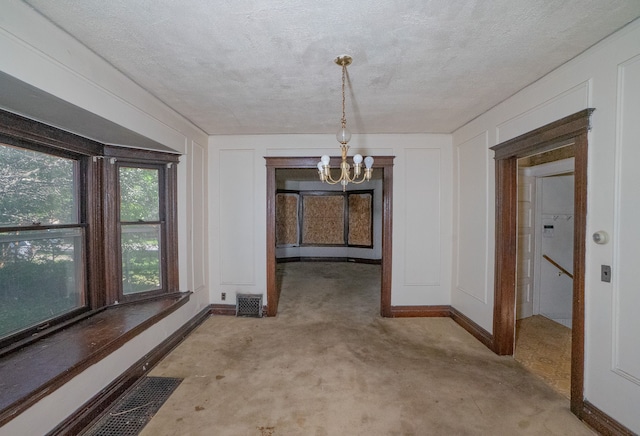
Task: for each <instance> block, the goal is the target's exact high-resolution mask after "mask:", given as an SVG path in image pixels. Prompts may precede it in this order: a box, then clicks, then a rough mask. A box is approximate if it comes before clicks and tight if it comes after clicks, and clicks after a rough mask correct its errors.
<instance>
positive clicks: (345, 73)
mask: <svg viewBox="0 0 640 436" xmlns="http://www.w3.org/2000/svg"><path fill="white" fill-rule="evenodd" d="M346 76H347V66H346V65H345V64H344V63H343V64H342V120H341V122H342V127H343V128H344V127H346V126H347V116H346V115H345V91H344V90H345V82H346Z"/></svg>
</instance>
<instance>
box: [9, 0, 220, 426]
mask: <svg viewBox="0 0 640 436" xmlns="http://www.w3.org/2000/svg"><path fill="white" fill-rule="evenodd" d="M0 53H2V55H0V87H1V88H0V102H4V104H0V106H2V107H4V108H5V109H8V110H12V111H14V112H17V113H21V114H22V115H25V116H29V117H31V118H34V119H37V120H39V121H42V122H46V123H50V124H54V125H56V126H58V127H60V128H62V129H65V130H68V131H72V132H74V133H78V134H80V135H83V136H87V137H91V138H96V139H103V138H102V137H103V136H104V135H107V137H109V132H113V135H114V137H117V138H119V139H126V140H131V141H132V142H131V143H126V142H125V143H122V142H119V144H120V145H133V146H136V147H142V148H157V149H160V150H165V151H166V150H170V151H173V152H178V153H183V156H181V159H180V164H179V165H178V234H179V247H178V250H179V274H180V290H182V291H193V292H194V294H193V295H192V296H191V298H190V301H189V303H188V304H186V305H185V306H183V307H181V308H180V309H178V310H177V311H176V312H174V313H173V314H171V315H170V316H169V317H167V318H166V319H164V320H162V321H161V322H159V323H157V324H155V325H154V326H153V327H152V328H150V329H148V330H147V331H145V332H144V333H143V334H141V335H140V336H138V337H136V338H135V339H134V340H133V341H131V342H129V343H127V344H126V345H124V346H123V347H122V348H120V349H118V350H117V351H115V352H114V353H113V354H111V355H110V356H108V357H107V358H105V359H103V360H102V361H100V362H99V363H97V364H95V365H94V366H92V367H91V368H89V369H87V370H86V371H84V372H83V373H81V374H79V375H78V376H77V377H75V378H74V379H73V380H72V381H71V382H69V383H68V384H66V385H64V386H63V387H61V388H59V389H57V390H55V391H54V392H52V393H51V394H49V395H48V396H46V397H44V398H43V399H42V400H41V401H40V402H38V403H36V404H35V405H34V406H33V407H31V408H30V409H28V410H27V411H25V412H24V413H23V414H21V415H20V416H18V417H16V418H14V419H13V420H12V421H10V422H9V423H8V424H7V425H5V426H3V427H2V428H1V429H0V434H2V435H4V434H11V435H15V434H44V433H46V432H47V431H48V430H50V429H52V428H53V427H55V426H56V425H58V424H59V423H60V422H61V421H62V420H63V419H65V418H66V417H67V416H68V415H69V414H70V413H72V412H73V411H75V410H76V409H77V408H78V407H80V406H81V405H82V404H83V403H84V402H85V401H87V400H88V399H89V398H91V397H92V396H93V395H95V394H97V393H98V392H99V391H100V390H101V389H102V388H104V387H105V386H106V385H108V384H109V383H110V382H111V381H112V380H114V379H115V378H116V377H117V376H119V375H120V374H121V373H122V372H123V371H124V370H125V369H126V368H128V367H129V366H131V365H132V364H133V363H135V362H136V361H137V360H138V359H140V358H141V357H142V356H143V355H144V354H145V353H147V352H148V351H150V350H152V349H153V348H154V347H155V346H157V345H158V344H159V343H160V342H162V341H163V340H164V339H166V338H167V337H169V336H170V335H171V334H172V333H173V332H175V331H176V330H177V329H178V328H180V326H182V325H183V324H184V323H186V322H187V321H189V320H190V319H192V318H193V316H195V315H196V314H197V313H198V312H200V310H202V309H203V308H204V307H205V306H206V305H207V304H208V303H209V292H208V289H209V284H208V271H207V268H206V266H207V265H208V262H207V256H208V253H209V249H208V230H207V224H208V215H207V208H206V201H207V197H208V193H207V171H208V167H207V159H208V150H207V147H206V144H207V141H208V137H207V135H206V134H205V133H204V132H202V131H201V130H199V129H198V128H197V127H195V126H194V125H193V124H191V123H190V122H188V121H187V120H186V119H184V118H183V117H182V116H181V115H179V114H178V113H176V112H174V111H173V110H171V109H170V108H169V107H167V106H165V105H164V104H163V103H162V102H160V101H159V100H157V99H156V98H154V97H153V96H151V95H150V94H149V93H147V92H146V91H145V90H143V89H142V88H140V87H138V86H137V85H136V84H135V83H133V82H132V81H131V80H129V79H128V78H127V77H125V76H124V75H122V74H121V73H120V72H119V71H117V70H115V69H114V68H113V67H111V66H109V65H108V64H107V63H106V62H105V61H104V60H103V59H101V58H99V57H98V56H96V55H95V54H94V53H93V52H91V51H90V50H88V49H86V48H85V47H84V46H82V45H80V44H79V43H78V42H77V41H76V40H74V39H73V38H71V37H70V36H69V35H68V34H66V33H64V32H62V31H61V30H60V29H59V28H57V27H56V26H53V25H52V24H51V23H49V22H48V21H46V20H45V19H43V18H42V16H40V15H39V14H37V13H35V12H34V11H33V10H32V9H31V8H30V7H28V6H27V5H26V4H24V3H22V2H19V1H16V0H5V1H3V2H2V13H1V14H0ZM21 89H24V90H26V89H28V90H29V91H30V92H35V93H36V94H32V95H31V96H30V97H32V98H33V103H35V105H33V106H29V104H25V105H21V106H20V107H17V106H15V107H14V106H12V105H13V104H14V103H16V104H20V101H19V100H20V99H15V98H13V97H17V95H15V92H16V90H21ZM5 97H6V98H5ZM27 100H28V99H27ZM27 103H29V101H27ZM38 104H40V105H41V106H43V107H46V108H47V113H45V112H43V111H41V108H38V107H37V105H38ZM30 109H33V111H34V112H32V113H30V112H29V110H30ZM49 115H51V116H52V118H48V117H49ZM43 116H44V118H43ZM78 120H80V121H82V122H78ZM85 121H86V122H85ZM67 122H68V124H66V123H67ZM107 142H110V141H107Z"/></svg>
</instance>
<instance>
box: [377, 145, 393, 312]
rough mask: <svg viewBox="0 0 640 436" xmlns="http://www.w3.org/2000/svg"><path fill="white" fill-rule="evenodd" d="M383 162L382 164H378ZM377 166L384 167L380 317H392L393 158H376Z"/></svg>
mask: <svg viewBox="0 0 640 436" xmlns="http://www.w3.org/2000/svg"><path fill="white" fill-rule="evenodd" d="M379 160H381V161H382V162H378V161H379ZM375 162H376V164H381V165H384V167H383V169H382V170H383V174H382V271H381V275H382V276H381V278H380V280H381V290H380V315H382V316H385V317H390V316H391V271H392V268H391V266H392V264H391V254H392V250H391V245H392V241H393V237H392V236H393V235H392V233H393V157H391V158H390V159H387V161H386V163H385V160H384V159H380V158H376V160H375Z"/></svg>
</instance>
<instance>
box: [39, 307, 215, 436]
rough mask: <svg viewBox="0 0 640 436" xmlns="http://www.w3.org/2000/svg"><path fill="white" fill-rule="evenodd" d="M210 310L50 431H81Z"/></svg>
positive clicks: (188, 324)
mask: <svg viewBox="0 0 640 436" xmlns="http://www.w3.org/2000/svg"><path fill="white" fill-rule="evenodd" d="M209 313H210V310H209V308H208V307H207V308H205V309H204V310H202V311H201V312H200V313H198V314H197V315H196V316H194V317H193V318H192V319H191V320H190V321H189V322H187V323H186V324H185V325H183V326H182V327H180V328H179V329H178V330H176V331H175V332H174V333H173V334H172V335H171V336H169V337H168V338H167V339H165V340H164V341H162V343H160V344H159V345H158V346H157V347H155V348H154V349H153V350H151V351H150V352H149V353H147V354H146V355H145V356H143V357H142V358H140V359H139V360H138V361H137V362H136V363H134V364H133V365H131V366H130V367H129V369H127V371H125V372H124V373H122V374H121V375H120V376H119V377H118V378H116V379H115V380H114V381H113V382H111V383H110V384H109V386H107V387H106V388H104V389H102V390H101V391H100V392H99V393H98V394H97V395H95V396H94V397H93V398H92V399H91V400H89V401H88V402H86V403H85V404H84V405H83V406H82V407H80V408H79V409H78V410H76V411H75V412H74V413H73V414H72V415H71V416H69V417H68V418H67V419H65V420H64V421H63V422H61V423H60V424H59V425H58V426H57V427H56V428H54V429H53V430H52V431H51V432H50V433H49V435H51V436H55V435H70V434H81V433H82V431H83V430H86V429H87V428H88V427H89V426H90V425H92V424H93V422H95V421H96V420H97V419H98V418H99V417H100V415H101V414H102V413H103V412H104V411H106V410H107V409H108V408H109V407H110V406H111V405H112V404H113V403H114V402H115V401H116V400H118V398H120V397H121V396H122V395H124V393H125V392H126V391H127V390H129V389H130V388H131V387H132V386H133V385H134V384H135V383H136V382H137V381H138V380H140V379H141V378H142V377H143V376H145V375H146V374H147V373H148V372H149V371H150V370H151V369H152V368H153V367H154V366H155V365H156V364H158V362H160V361H161V360H162V359H164V358H165V357H166V356H167V355H168V354H169V353H170V352H171V350H173V349H174V348H175V347H176V346H178V344H180V342H182V341H183V340H184V339H185V338H186V337H187V336H188V335H189V333H191V332H192V331H193V330H195V329H196V327H198V326H199V325H200V324H202V323H203V322H204V321H205V320H206V319H207V318H208V317H209Z"/></svg>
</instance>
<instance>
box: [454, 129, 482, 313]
mask: <svg viewBox="0 0 640 436" xmlns="http://www.w3.org/2000/svg"><path fill="white" fill-rule="evenodd" d="M488 140H489V139H488V132H486V131H485V132H483V133H481V134H480V135H478V136H476V137H475V138H472V139H470V140H469V141H467V142H465V143H462V144H460V145H459V146H458V165H457V166H458V268H457V277H456V286H457V288H458V289H459V290H460V291H462V292H464V293H466V294H468V295H470V296H471V297H473V298H476V299H477V300H479V301H481V302H483V303H486V302H487V264H486V256H487V234H489V230H488V218H487V213H488V210H487V192H488V188H487V159H488V151H487V149H488V145H489V144H488Z"/></svg>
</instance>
